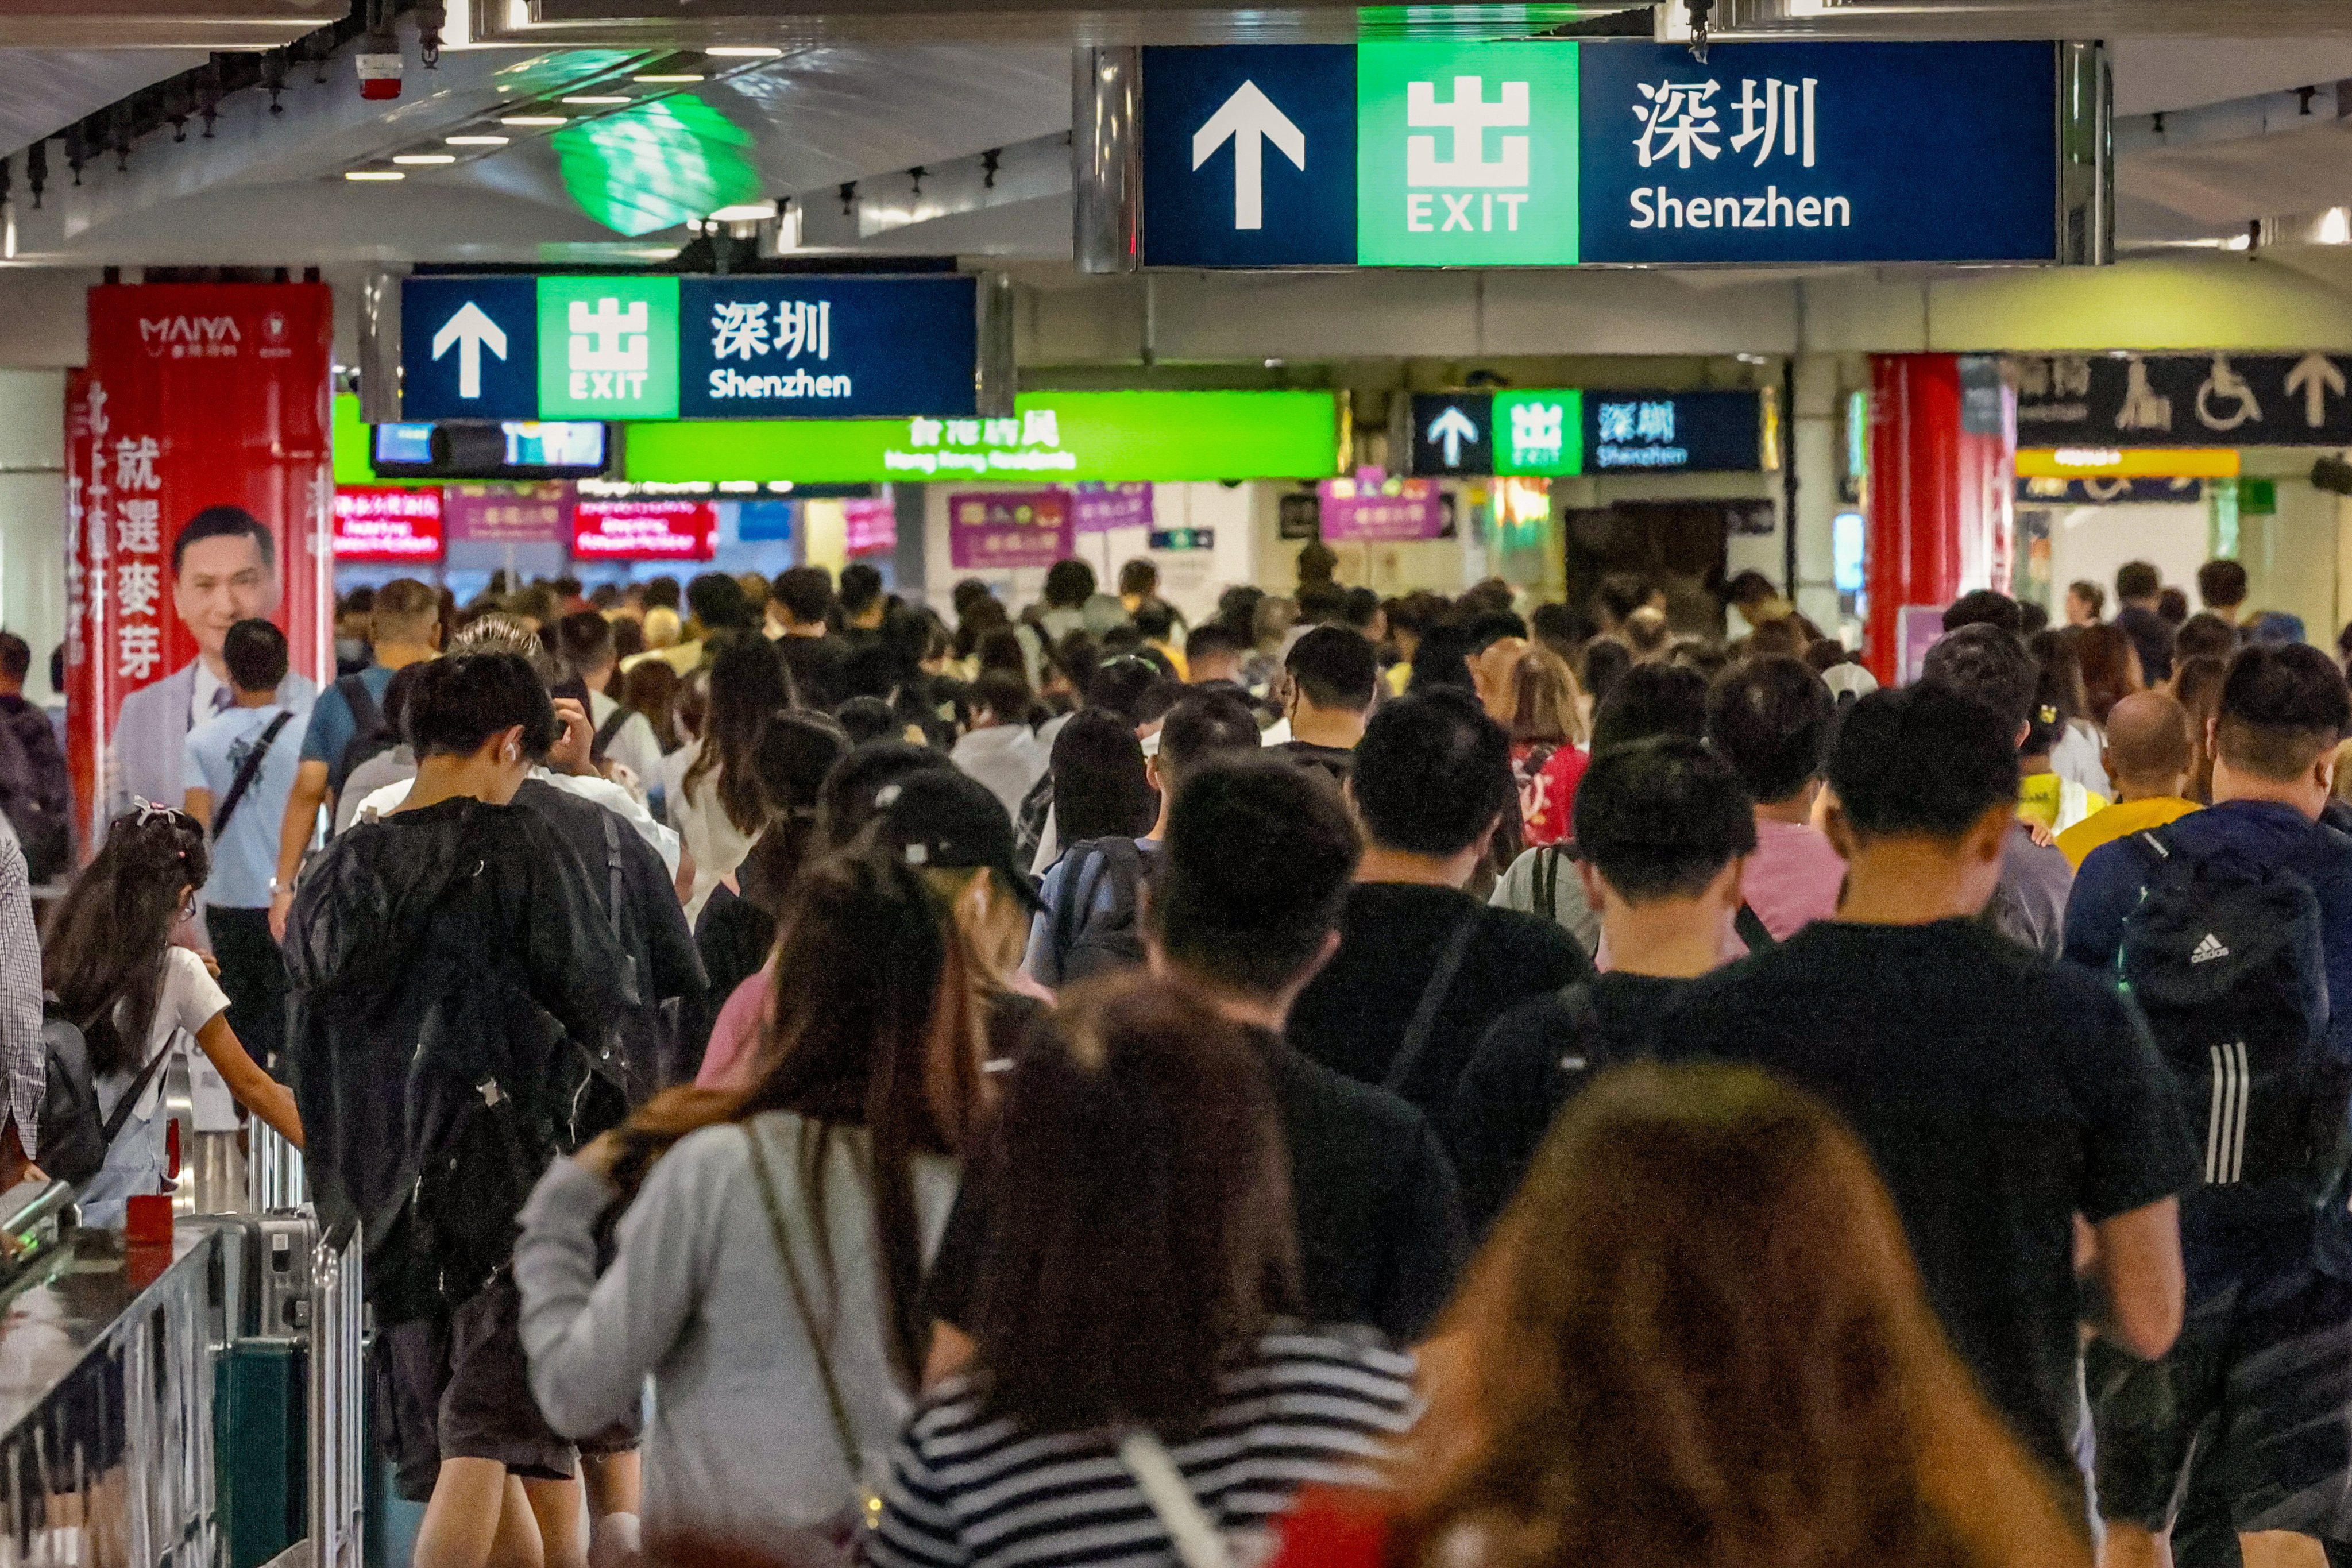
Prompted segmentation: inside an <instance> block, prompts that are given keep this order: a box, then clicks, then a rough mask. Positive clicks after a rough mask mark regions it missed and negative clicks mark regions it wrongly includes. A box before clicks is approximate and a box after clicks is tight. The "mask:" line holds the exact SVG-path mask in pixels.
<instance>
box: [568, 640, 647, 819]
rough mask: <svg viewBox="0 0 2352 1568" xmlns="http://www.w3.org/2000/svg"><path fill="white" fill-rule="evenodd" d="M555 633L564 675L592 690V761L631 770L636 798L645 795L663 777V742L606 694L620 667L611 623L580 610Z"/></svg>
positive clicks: (639, 717)
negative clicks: (593, 731)
mask: <svg viewBox="0 0 2352 1568" xmlns="http://www.w3.org/2000/svg"><path fill="white" fill-rule="evenodd" d="M553 630H554V640H555V657H556V659H557V661H558V662H560V663H561V664H562V666H563V673H564V675H565V676H566V677H568V678H570V679H574V680H577V681H579V682H580V683H581V685H583V686H584V687H586V688H587V689H588V722H589V723H590V724H591V725H593V726H594V729H595V736H594V739H593V741H592V742H590V745H589V755H590V757H591V758H593V760H594V761H596V762H599V763H602V762H604V760H605V759H606V758H607V757H609V758H611V759H612V760H613V761H614V762H616V763H620V764H621V765H622V766H623V767H625V768H626V769H628V770H629V774H630V777H631V778H633V779H634V780H635V789H636V793H637V794H638V795H644V794H645V792H646V788H647V787H648V786H649V785H650V784H653V783H654V781H656V779H658V778H659V777H660V776H661V773H660V769H661V761H662V749H661V742H660V741H658V740H656V738H655V736H654V727H653V724H652V722H651V721H649V720H647V719H646V716H645V715H644V714H642V713H639V712H637V711H636V710H635V709H630V708H624V707H622V706H621V704H620V702H619V701H618V700H615V699H614V697H613V696H612V695H611V694H610V693H609V692H607V691H606V690H605V688H606V687H607V686H609V685H611V684H612V680H613V672H614V670H615V669H617V668H620V663H621V655H620V650H619V648H618V647H616V646H615V645H614V641H613V623H612V622H610V621H608V620H606V619H605V618H604V616H600V615H598V614H597V613H596V612H595V611H593V610H580V611H576V612H574V613H573V614H572V615H568V616H564V617H563V618H562V619H561V620H559V621H557V622H556V623H555V625H554V627H553Z"/></svg>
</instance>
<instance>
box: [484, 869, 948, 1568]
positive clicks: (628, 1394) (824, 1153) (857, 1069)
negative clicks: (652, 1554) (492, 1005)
mask: <svg viewBox="0 0 2352 1568" xmlns="http://www.w3.org/2000/svg"><path fill="white" fill-rule="evenodd" d="M776 953H777V968H778V972H779V973H781V974H784V975H789V976H790V977H791V978H790V981H789V983H788V984H787V983H782V982H780V983H778V984H776V985H775V986H774V988H773V991H772V995H771V998H770V1004H769V1014H768V1017H767V1020H766V1022H765V1026H764V1030H763V1034H762V1036H761V1041H760V1045H759V1054H758V1056H757V1057H756V1058H755V1060H754V1064H753V1067H752V1070H751V1078H750V1081H749V1085H748V1087H746V1088H743V1089H737V1090H726V1091H720V1090H711V1089H673V1090H671V1091H669V1092H668V1093H667V1094H666V1095H663V1096H662V1097H660V1098H659V1099H657V1100H654V1101H653V1102H652V1103H651V1104H649V1105H647V1106H646V1108H645V1109H644V1110H640V1111H639V1112H638V1113H637V1114H636V1115H635V1117H633V1118H632V1119H631V1120H630V1121H628V1122H627V1123H626V1124H625V1126H623V1127H622V1128H621V1129H620V1130H619V1131H616V1132H614V1133H612V1134H608V1135H607V1136H605V1137H604V1138H602V1139H599V1140H597V1141H596V1142H594V1143H593V1144H591V1145H590V1146H589V1147H588V1148H587V1149H585V1150H583V1152H581V1153H580V1154H579V1155H577V1156H575V1157H574V1158H572V1159H570V1160H559V1161H557V1162H556V1163H555V1164H554V1165H553V1166H552V1167H551V1168H550V1170H549V1172H548V1174H547V1175H546V1177H545V1178H544V1179H543V1180H542V1181H541V1184H540V1186H539V1189H538V1191H537V1192H536V1193H534V1194H532V1197H531V1200H530V1205H528V1206H527V1207H526V1209H525V1210H524V1213H523V1215H522V1235H521V1237H520V1241H519V1242H518V1243H517V1244H516V1247H515V1276H516V1279H517V1281H518V1283H519V1284H520V1287H521V1289H522V1296H523V1314H522V1341H523V1344H524V1347H525V1349H526V1350H527V1351H528V1352H529V1354H530V1384H531V1389H532V1392H533V1393H534V1394H536V1395H537V1396H538V1400H539V1405H540V1407H541V1409H542V1410H543V1411H544V1412H545V1414H546V1415H547V1418H548V1420H549V1421H550V1422H551V1424H552V1425H553V1426H555V1427H556V1429H557V1430H558V1431H562V1432H568V1433H576V1434H580V1435H583V1436H584V1435H587V1434H590V1433H594V1432H597V1431H601V1430H603V1429H604V1427H606V1426H610V1425H611V1424H613V1423H614V1422H615V1421H617V1420H619V1419H621V1418H622V1417H623V1416H625V1415H628V1414H630V1413H631V1412H633V1411H635V1409H636V1407H637V1401H638V1394H639V1390H640V1389H641V1388H642V1386H643V1385H644V1383H645V1380H646V1378H647V1377H648V1376H650V1377H651V1378H652V1380H653V1384H654V1390H655V1394H656V1397H655V1401H654V1415H653V1421H652V1424H651V1426H649V1427H648V1428H647V1429H646V1438H645V1475H646V1479H645V1505H644V1521H645V1531H646V1539H647V1543H648V1545H650V1546H654V1547H656V1548H657V1547H658V1546H659V1545H660V1544H661V1543H662V1542H664V1541H665V1540H674V1539H677V1537H680V1536H683V1535H687V1534H696V1535H709V1536H716V1537H719V1538H722V1539H731V1540H735V1541H739V1542H742V1541H749V1542H758V1543H762V1544H768V1545H775V1544H778V1543H779V1542H788V1541H789V1540H791V1539H792V1538H793V1532H794V1531H809V1530H816V1531H825V1530H829V1529H830V1528H832V1527H833V1526H834V1525H835V1523H836V1522H837V1521H844V1520H845V1515H846V1514H847V1512H848V1511H849V1510H852V1509H853V1508H854V1507H855V1506H856V1505H857V1503H858V1501H859V1499H860V1496H861V1489H862V1488H864V1487H866V1485H868V1484H869V1481H870V1479H871V1478H872V1477H873V1476H875V1475H876V1474H877V1473H878V1470H879V1460H880V1458H881V1456H882V1455H883V1454H884V1453H885V1452H886V1451H887V1446H888V1444H889V1442H890V1439H891V1437H892V1436H893V1435H894V1434H895V1433H896V1432H897V1431H898V1426H899V1424H900V1422H901V1421H903V1419H904V1418H905V1416H906V1414H907V1411H908V1408H909V1406H910V1405H911V1403H912V1398H913V1390H914V1387H915V1381H916V1378H917V1375H918V1370H919V1367H920V1365H921V1361H922V1356H923V1352H924V1348H925V1343H926V1340H927V1337H928V1328H929V1325H928V1323H927V1321H926V1320H925V1319H924V1317H923V1315H922V1313H921V1311H920V1310H919V1302H918V1295H919V1289H920V1286H921V1280H922V1272H923V1268H924V1264H925V1259H926V1258H928V1257H929V1253H930V1251H931V1249H932V1248H933V1247H936V1246H937V1244H938V1240H939V1237H940V1230H941V1228H942V1227H943V1226H945V1224H946V1221H947V1214H948V1209H949V1206H950V1204H951V1203H952V1201H953V1199H954V1196H955V1188H956V1180H957V1177H956V1166H955V1160H954V1156H955V1154H956V1152H958V1151H959V1150H960V1149H961V1147H962V1146H963V1143H964V1141H965V1139H966V1137H967V1136H968V1135H969V1134H970V1132H971V1129H972V1126H973V1124H974V1122H975V1121H976V1120H977V1117H978V1115H979V1111H980V1107H981V1103H982V1077H981V1047H980V1041H979V1027H978V1016H977V1009H976V1008H974V1007H973V1006H972V1005H971V995H970V991H969V988H968V985H967V984H966V982H965V979H964V977H963V976H962V975H961V973H959V972H958V971H959V966H960V963H961V960H960V957H959V953H960V949H959V947H958V945H957V944H956V943H954V942H951V941H950V940H949V938H948V933H947V931H946V929H945V925H944V922H943V921H941V919H940V914H939V911H938V908H937V905H936V902H935V900H933V898H932V896H931V893H930V891H929V889H927V888H926V887H925V886H924V884H923V881H922V879H921V877H920V875H919V873H918V872H917V871H916V870H915V869H914V868H912V867H910V866H908V865H906V864H905V863H904V862H903V861H901V860H898V859H894V858H887V857H884V856H880V855H874V854H864V855H850V856H844V857H838V858H831V859H827V860H824V861H821V862H819V863H817V864H815V865H812V866H809V867H805V868H803V870H802V872H801V875H800V877H799V878H798V879H797V880H796V882H795V883H794V886H793V893H792V895H791V897H790V898H789V899H788V900H787V901H786V904H785V908H784V916H783V921H782V928H781V929H780V931H778V933H777V942H776ZM616 1196H617V1197H620V1198H623V1199H625V1200H631V1201H629V1204H628V1208H627V1212H626V1213H625V1215H623V1216H622V1219H621V1223H620V1227H619V1238H618V1253H617V1256H616V1257H615V1258H614V1262H613V1264H612V1267H611V1268H608V1269H607V1270H606V1271H605V1272H604V1276H603V1278H601V1279H599V1278H598V1277H597V1274H596V1258H597V1239H596V1237H597V1228H598V1221H599V1218H600V1216H601V1215H603V1214H604V1212H605V1210H606V1209H607V1208H608V1207H609V1206H610V1205H612V1204H613V1202H614V1199H615V1197H616Z"/></svg>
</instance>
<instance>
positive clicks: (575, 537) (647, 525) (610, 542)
mask: <svg viewBox="0 0 2352 1568" xmlns="http://www.w3.org/2000/svg"><path fill="white" fill-rule="evenodd" d="M718 538H719V509H718V507H717V506H715V505H714V504H712V503H711V502H709V501H707V500H642V499H631V500H583V501H580V502H579V503H578V504H576V505H575V506H573V508H572V557H573V559H575V560H579V561H708V560H709V559H710V557H711V554H712V552H713V549H714V547H715V546H716V544H717V542H718Z"/></svg>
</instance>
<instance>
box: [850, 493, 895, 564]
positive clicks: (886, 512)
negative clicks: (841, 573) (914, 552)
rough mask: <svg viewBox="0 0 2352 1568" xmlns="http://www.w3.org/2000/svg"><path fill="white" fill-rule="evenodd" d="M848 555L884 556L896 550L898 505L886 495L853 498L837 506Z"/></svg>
mask: <svg viewBox="0 0 2352 1568" xmlns="http://www.w3.org/2000/svg"><path fill="white" fill-rule="evenodd" d="M841 517H842V523H843V525H844V528H845V533H846V542H845V545H844V549H845V551H846V552H847V553H849V554H851V555H887V554H888V553H889V552H891V551H893V550H896V549H898V502H897V501H894V500H891V499H890V498H889V497H888V496H887V495H886V496H871V497H864V496H853V497H851V498H850V499H849V500H845V501H843V502H842V503H841Z"/></svg>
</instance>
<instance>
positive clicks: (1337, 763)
mask: <svg viewBox="0 0 2352 1568" xmlns="http://www.w3.org/2000/svg"><path fill="white" fill-rule="evenodd" d="M1268 751H1269V752H1270V754H1272V755H1274V756H1277V757H1280V758H1281V759H1282V760H1283V761H1285V762H1288V763H1297V764H1298V765H1299V766H1301V767H1306V768H1319V769H1321V770H1322V771H1323V772H1325V773H1329V774H1330V775H1331V776H1332V778H1334V779H1341V780H1343V779H1345V778H1346V777H1347V776H1348V774H1349V772H1350V771H1351V770H1352V769H1353V768H1354V767H1355V765H1356V753H1355V752H1354V751H1352V750H1351V749H1349V747H1346V746H1318V745H1317V744H1316V743H1315V742H1312V741H1285V742H1283V743H1282V744H1280V745H1279V746H1273V747H1269V748H1268Z"/></svg>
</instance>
